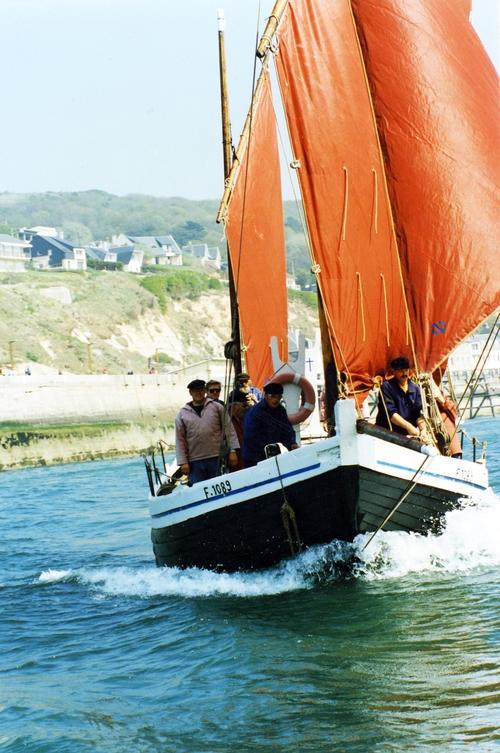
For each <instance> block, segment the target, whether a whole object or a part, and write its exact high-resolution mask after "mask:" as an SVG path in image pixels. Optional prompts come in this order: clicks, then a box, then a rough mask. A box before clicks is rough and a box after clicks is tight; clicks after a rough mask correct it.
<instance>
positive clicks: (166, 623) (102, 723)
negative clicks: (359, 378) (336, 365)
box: [0, 419, 500, 753]
mask: <svg viewBox="0 0 500 753" xmlns="http://www.w3.org/2000/svg"><path fill="white" fill-rule="evenodd" d="M473 428H474V432H475V433H478V434H479V435H483V436H486V437H487V438H488V439H489V442H490V448H489V449H490V480H491V483H492V485H493V486H494V488H495V489H496V491H497V492H498V489H499V487H500V463H499V462H498V459H497V458H498V455H499V453H498V446H499V440H500V432H499V430H498V422H495V421H494V420H488V419H477V420H476V421H474V422H473ZM0 523H1V530H2V536H1V539H0V555H1V557H0V751H2V753H3V752H5V753H7V752H8V753H21V751H23V752H25V751H29V753H125V752H127V751H130V753H153V752H154V753H157V752H158V753H160V752H161V753H232V752H233V751H234V752H235V753H236V751H243V753H247V752H248V753H250V752H252V753H254V752H255V753H291V752H293V753H299V752H300V753H331V752H332V753H333V752H334V751H335V752H336V751H346V752H347V753H368V752H372V751H377V752H379V753H388V752H391V751H398V752H399V751H402V752H403V751H405V752H406V751H419V752H420V751H421V752H422V753H424V752H425V753H427V751H440V753H441V751H444V752H445V753H448V752H450V753H454V752H455V751H457V752H458V751H467V752H469V751H470V752H471V753H472V751H474V753H476V752H479V753H483V752H484V753H486V752H489V751H491V752H492V753H493V751H497V750H499V749H500V748H499V745H500V737H499V735H498V722H499V719H500V693H499V690H498V688H499V685H500V673H499V669H498V651H499V643H500V619H499V609H498V602H499V599H498V595H499V590H498V576H499V571H500V546H499V531H500V525H499V523H500V506H499V504H498V498H497V496H496V495H495V493H494V492H493V491H489V492H488V493H487V494H486V495H485V497H484V499H483V501H482V502H481V504H480V505H479V506H478V507H474V508H473V507H468V506H465V507H464V508H463V509H461V510H457V511H454V512H452V513H449V514H448V516H447V520H446V526H445V529H444V531H443V533H442V534H441V535H440V536H429V537H420V536H416V535H415V536H410V535H407V534H400V533H381V534H380V535H379V536H377V537H376V539H375V540H374V542H373V543H372V544H371V545H370V546H369V547H368V548H367V549H366V550H363V546H364V543H366V540H365V539H364V538H363V537H361V538H360V539H359V540H357V541H356V542H354V544H353V545H341V544H339V543H335V542H334V543H333V544H331V545H329V546H326V547H318V548H317V549H311V550H309V551H308V552H305V553H304V554H303V555H301V557H299V558H298V559H296V560H293V561H290V562H287V563H284V564H282V565H281V566H280V567H277V568H275V569H273V570H270V571H267V572H262V573H254V574H232V575H228V574H214V573H211V572H207V571H200V570H188V571H179V570H176V569H168V568H167V569H162V570H160V569H157V568H155V566H154V562H153V555H152V550H151V543H150V540H149V517H148V506H147V485H146V477H145V474H144V470H143V466H142V462H141V460H140V459H135V458H134V459H127V460H113V461H102V462H93V463H80V464H74V465H61V466H55V467H49V468H33V469H26V470H22V471H13V472H7V473H4V474H2V475H1V487H0Z"/></svg>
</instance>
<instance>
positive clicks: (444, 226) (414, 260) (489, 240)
mask: <svg viewBox="0 0 500 753" xmlns="http://www.w3.org/2000/svg"><path fill="white" fill-rule="evenodd" d="M352 6H353V11H354V14H355V17H356V22H357V24H358V28H359V33H360V40H361V45H362V50H363V55H364V59H365V63H366V69H367V74H368V78H369V81H370V84H371V87H372V93H373V99H374V107H375V110H376V114H377V122H378V125H379V129H380V133H381V139H382V142H383V145H384V155H385V159H386V173H387V180H388V186H389V192H390V196H391V200H392V205H393V211H394V218H395V224H396V227H397V233H398V239H399V245H400V254H401V256H402V261H403V267H404V277H405V284H406V288H407V291H408V293H407V295H408V300H409V307H410V314H411V323H412V329H413V331H414V335H415V346H416V356H417V361H418V366H419V367H420V369H422V370H425V371H433V370H434V369H435V368H436V366H438V365H439V364H440V363H441V362H442V361H443V360H444V359H445V358H446V356H447V354H448V353H449V352H450V351H451V350H452V349H453V348H454V347H455V346H456V345H457V343H458V342H459V341H460V340H462V339H463V338H464V337H465V336H466V335H467V334H468V333H469V332H471V330H473V329H474V328H475V327H476V326H477V325H478V324H479V323H480V322H481V321H482V320H483V319H484V318H485V317H486V316H487V315H488V314H490V313H491V312H492V311H494V309H495V308H496V306H498V305H499V303H500V296H499V289H500V264H499V257H498V250H499V247H500V237H499V230H498V227H499V226H498V198H499V190H498V189H499V182H500V181H499V170H498V164H499V162H498V155H499V154H500V130H499V121H498V115H499V112H500V107H499V105H500V102H499V87H498V77H497V74H496V72H495V70H494V68H493V65H492V64H491V62H490V60H489V59H488V57H487V55H486V53H485V51H484V49H483V47H482V45H481V42H480V41H479V39H478V37H477V36H476V33H475V32H474V30H473V28H472V26H471V25H470V23H469V20H468V11H469V6H470V3H469V2H465V1H464V0H462V2H457V0H352Z"/></svg>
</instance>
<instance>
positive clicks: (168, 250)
mask: <svg viewBox="0 0 500 753" xmlns="http://www.w3.org/2000/svg"><path fill="white" fill-rule="evenodd" d="M129 241H132V243H135V244H137V245H140V246H143V247H145V248H146V249H147V250H148V253H147V257H148V261H149V262H150V263H152V264H159V265H161V266H172V267H182V250H181V249H180V247H179V245H178V243H177V241H176V240H175V238H174V237H173V235H134V236H132V235H131V236H129Z"/></svg>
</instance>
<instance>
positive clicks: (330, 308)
mask: <svg viewBox="0 0 500 753" xmlns="http://www.w3.org/2000/svg"><path fill="white" fill-rule="evenodd" d="M278 38H279V47H278V52H277V54H276V66H277V71H278V77H279V82H280V89H281V94H282V98H283V103H284V108H285V111H286V115H287V122H288V128H289V131H290V136H291V141H292V146H293V150H294V156H295V158H296V159H297V160H298V161H299V168H298V177H299V181H300V185H301V191H302V198H303V202H304V209H305V214H306V216H307V222H308V230H309V236H310V240H311V245H312V253H313V257H314V262H315V271H316V278H317V281H318V284H319V286H320V290H321V295H322V299H323V303H324V308H325V313H326V318H327V324H328V329H329V333H330V337H331V344H332V347H333V351H334V354H335V360H336V364H337V368H338V369H339V370H340V371H345V372H346V373H347V375H348V384H349V386H350V389H351V391H352V390H359V391H363V390H365V389H366V388H367V387H368V388H369V387H370V386H371V383H372V378H373V376H374V375H375V374H377V373H378V374H381V373H384V372H385V368H386V365H387V362H388V361H389V360H390V359H391V358H392V357H394V356H395V355H398V354H400V353H408V352H410V336H409V330H408V326H407V324H408V322H407V316H406V309H405V303H404V294H403V286H402V278H401V269H400V266H399V260H398V254H397V248H396V239H395V234H394V229H393V225H392V219H391V211H390V205H389V200H388V196H387V191H386V184H385V177H384V164H383V159H382V154H381V150H380V145H379V141H378V138H377V130H376V124H375V118H374V113H373V110H372V106H371V99H370V92H369V87H368V84H367V81H366V77H365V72H364V67H363V61H362V56H361V50H360V48H359V44H358V38H357V32H356V26H355V22H354V18H353V15H352V12H351V5H350V2H349V0H322V1H321V2H312V0H309V1H307V2H306V1H305V0H302V2H300V1H299V0H290V2H289V4H288V9H287V11H286V15H285V17H284V18H283V20H282V22H281V25H280V28H279V31H278Z"/></svg>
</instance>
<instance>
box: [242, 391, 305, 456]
mask: <svg viewBox="0 0 500 753" xmlns="http://www.w3.org/2000/svg"><path fill="white" fill-rule="evenodd" d="M282 396H283V387H282V385H281V384H277V383H276V382H270V383H269V384H266V386H265V387H264V397H263V398H262V400H260V401H259V402H258V403H257V405H254V406H253V408H250V410H248V411H247V412H246V414H245V420H244V426H243V461H244V464H245V467H246V468H248V466H251V465H256V464H257V463H258V462H259V461H260V460H264V459H265V457H266V455H265V452H264V447H265V446H266V445H268V444H276V443H277V442H281V444H283V445H284V446H285V447H286V448H287V449H288V450H294V449H295V448H296V447H298V444H297V441H296V437H295V430H294V428H293V426H292V424H291V423H290V421H289V419H288V415H287V412H286V410H285V409H284V407H283V406H282V405H281V398H282Z"/></svg>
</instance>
